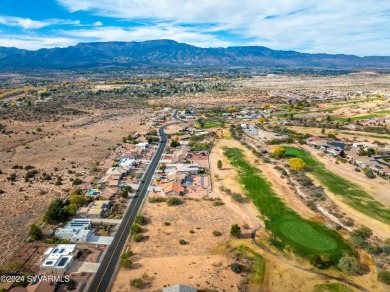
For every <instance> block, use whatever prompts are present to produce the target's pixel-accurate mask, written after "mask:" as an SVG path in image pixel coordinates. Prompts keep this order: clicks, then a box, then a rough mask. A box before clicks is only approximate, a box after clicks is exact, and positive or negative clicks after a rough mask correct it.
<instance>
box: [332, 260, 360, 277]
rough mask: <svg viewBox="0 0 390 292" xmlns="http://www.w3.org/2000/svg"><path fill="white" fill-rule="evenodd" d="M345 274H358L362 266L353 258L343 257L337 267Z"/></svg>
mask: <svg viewBox="0 0 390 292" xmlns="http://www.w3.org/2000/svg"><path fill="white" fill-rule="evenodd" d="M337 266H338V267H339V268H340V269H341V270H342V271H343V272H344V273H348V274H356V273H358V272H359V271H360V264H359V262H358V261H357V259H355V258H352V257H348V256H345V257H342V258H341V259H340V260H339V263H338V265H337Z"/></svg>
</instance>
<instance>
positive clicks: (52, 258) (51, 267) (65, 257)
mask: <svg viewBox="0 0 390 292" xmlns="http://www.w3.org/2000/svg"><path fill="white" fill-rule="evenodd" d="M76 253H77V251H76V245H75V244H59V245H57V246H56V247H49V248H48V249H47V250H46V251H45V253H44V254H43V258H42V263H41V265H40V269H41V272H42V273H50V274H55V275H64V274H65V273H66V272H67V271H68V270H69V269H70V267H71V266H72V264H73V262H74V258H75V256H76Z"/></svg>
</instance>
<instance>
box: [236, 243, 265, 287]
mask: <svg viewBox="0 0 390 292" xmlns="http://www.w3.org/2000/svg"><path fill="white" fill-rule="evenodd" d="M238 251H239V252H240V253H242V254H243V255H244V256H246V257H248V258H250V259H251V260H252V261H253V263H252V265H253V266H252V271H251V278H250V283H251V284H252V285H256V286H261V285H262V284H263V281H264V273H265V259H264V258H263V257H262V256H261V255H259V254H258V253H256V252H255V251H254V250H252V249H250V248H249V247H247V246H245V245H240V246H239V248H238Z"/></svg>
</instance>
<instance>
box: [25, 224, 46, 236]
mask: <svg viewBox="0 0 390 292" xmlns="http://www.w3.org/2000/svg"><path fill="white" fill-rule="evenodd" d="M28 236H30V237H31V239H32V240H40V239H42V237H43V233H42V230H41V228H40V227H39V226H37V225H35V224H33V225H31V228H30V231H29V232H28Z"/></svg>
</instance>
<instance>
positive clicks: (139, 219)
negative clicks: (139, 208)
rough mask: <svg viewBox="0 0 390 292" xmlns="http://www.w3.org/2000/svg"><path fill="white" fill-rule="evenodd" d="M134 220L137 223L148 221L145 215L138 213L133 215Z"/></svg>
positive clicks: (141, 223)
mask: <svg viewBox="0 0 390 292" xmlns="http://www.w3.org/2000/svg"><path fill="white" fill-rule="evenodd" d="M134 222H135V223H137V224H139V225H145V224H146V223H147V222H148V220H147V219H146V217H145V216H144V215H141V214H139V215H137V216H135V219H134Z"/></svg>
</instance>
